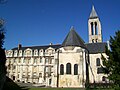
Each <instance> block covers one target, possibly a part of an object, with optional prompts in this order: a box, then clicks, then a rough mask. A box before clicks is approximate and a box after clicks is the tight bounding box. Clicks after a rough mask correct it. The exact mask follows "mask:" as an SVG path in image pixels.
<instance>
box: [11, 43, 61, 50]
mask: <svg viewBox="0 0 120 90" xmlns="http://www.w3.org/2000/svg"><path fill="white" fill-rule="evenodd" d="M49 47H52V48H54V49H58V48H60V47H61V45H60V44H58V45H44V46H28V47H21V48H20V50H25V49H27V48H30V49H32V50H35V49H43V50H45V49H47V48H49ZM12 50H18V47H15V48H13V49H12Z"/></svg>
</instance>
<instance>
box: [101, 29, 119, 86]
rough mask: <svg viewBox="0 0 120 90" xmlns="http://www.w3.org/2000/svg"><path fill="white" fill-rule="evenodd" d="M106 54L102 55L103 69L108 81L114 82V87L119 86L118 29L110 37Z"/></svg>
mask: <svg viewBox="0 0 120 90" xmlns="http://www.w3.org/2000/svg"><path fill="white" fill-rule="evenodd" d="M106 55H107V58H105V57H104V56H103V55H102V59H103V65H104V66H103V70H104V72H105V74H107V75H108V79H109V80H110V82H112V83H114V85H115V87H120V31H117V32H116V33H115V36H113V37H110V49H108V48H107V47H106Z"/></svg>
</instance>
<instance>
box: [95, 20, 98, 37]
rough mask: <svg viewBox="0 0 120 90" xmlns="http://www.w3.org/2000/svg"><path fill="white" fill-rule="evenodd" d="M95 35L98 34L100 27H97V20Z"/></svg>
mask: <svg viewBox="0 0 120 90" xmlns="http://www.w3.org/2000/svg"><path fill="white" fill-rule="evenodd" d="M95 35H98V27H97V22H95Z"/></svg>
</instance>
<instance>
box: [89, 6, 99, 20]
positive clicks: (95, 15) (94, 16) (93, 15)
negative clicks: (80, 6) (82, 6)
mask: <svg viewBox="0 0 120 90" xmlns="http://www.w3.org/2000/svg"><path fill="white" fill-rule="evenodd" d="M89 18H91V19H92V18H98V15H97V13H96V11H95V8H94V6H92V11H91V13H90V17H89Z"/></svg>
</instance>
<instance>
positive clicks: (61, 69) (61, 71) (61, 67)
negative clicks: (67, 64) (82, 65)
mask: <svg viewBox="0 0 120 90" xmlns="http://www.w3.org/2000/svg"><path fill="white" fill-rule="evenodd" d="M63 74H64V65H63V64H61V65H60V75H63Z"/></svg>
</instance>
